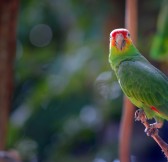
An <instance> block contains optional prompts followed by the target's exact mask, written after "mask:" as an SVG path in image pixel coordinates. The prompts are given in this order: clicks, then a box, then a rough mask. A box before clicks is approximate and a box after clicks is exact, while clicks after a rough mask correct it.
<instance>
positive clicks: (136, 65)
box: [117, 59, 168, 119]
mask: <svg viewBox="0 0 168 162" xmlns="http://www.w3.org/2000/svg"><path fill="white" fill-rule="evenodd" d="M117 76H118V79H119V82H120V85H121V87H122V89H123V91H124V92H125V94H126V95H127V96H128V97H129V98H130V100H131V101H132V102H133V103H134V104H135V105H136V106H138V107H140V108H145V109H146V108H148V109H150V110H154V111H156V112H157V113H158V116H161V117H162V118H166V119H168V79H167V77H166V76H165V75H164V74H163V73H162V72H161V71H159V70H158V69H156V68H155V67H154V66H152V65H151V64H150V63H149V62H148V61H146V59H145V60H143V61H131V60H128V61H123V62H122V63H121V64H120V66H119V68H118V72H117Z"/></svg>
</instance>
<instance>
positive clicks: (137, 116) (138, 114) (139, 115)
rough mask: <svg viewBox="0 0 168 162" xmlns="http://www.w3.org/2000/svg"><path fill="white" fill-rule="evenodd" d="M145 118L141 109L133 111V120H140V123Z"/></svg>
mask: <svg viewBox="0 0 168 162" xmlns="http://www.w3.org/2000/svg"><path fill="white" fill-rule="evenodd" d="M146 120H147V118H146V115H145V113H144V111H143V110H142V109H138V110H136V111H135V121H141V122H142V123H144V122H145V121H146Z"/></svg>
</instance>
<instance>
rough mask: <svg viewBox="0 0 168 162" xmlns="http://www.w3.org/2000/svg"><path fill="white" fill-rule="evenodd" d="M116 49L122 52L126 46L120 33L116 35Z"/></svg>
mask: <svg viewBox="0 0 168 162" xmlns="http://www.w3.org/2000/svg"><path fill="white" fill-rule="evenodd" d="M115 43H116V47H117V48H118V49H119V50H122V49H123V48H124V46H125V44H126V41H125V39H124V36H123V35H122V34H121V33H120V34H117V35H116V41H115Z"/></svg>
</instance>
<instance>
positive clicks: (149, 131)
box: [145, 124, 158, 136]
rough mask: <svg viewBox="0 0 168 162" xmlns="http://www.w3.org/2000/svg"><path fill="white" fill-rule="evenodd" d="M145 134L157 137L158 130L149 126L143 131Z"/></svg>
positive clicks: (151, 125)
mask: <svg viewBox="0 0 168 162" xmlns="http://www.w3.org/2000/svg"><path fill="white" fill-rule="evenodd" d="M145 133H146V134H147V136H154V135H158V129H157V128H156V127H155V125H153V124H150V127H148V128H146V129H145Z"/></svg>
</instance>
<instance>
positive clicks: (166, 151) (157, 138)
mask: <svg viewBox="0 0 168 162" xmlns="http://www.w3.org/2000/svg"><path fill="white" fill-rule="evenodd" d="M137 111H138V110H137ZM141 111H143V110H141ZM135 114H136V113H135ZM135 120H136V121H140V122H141V123H142V124H143V125H144V126H145V128H146V129H145V130H147V129H149V128H150V124H149V123H148V121H147V117H146V115H145V113H144V112H143V114H141V115H140V116H137V115H135ZM158 133H159V130H158V129H156V128H155V131H154V133H152V134H151V136H150V137H152V138H153V139H154V140H155V142H156V143H157V144H158V145H159V146H160V148H161V150H162V151H163V153H164V155H165V157H166V158H167V160H168V144H167V143H166V142H165V141H164V140H163V139H162V138H161V137H160V136H159V134H158ZM147 135H148V134H147ZM148 136H149V135H148Z"/></svg>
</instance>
